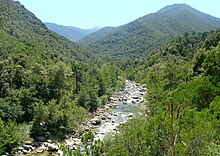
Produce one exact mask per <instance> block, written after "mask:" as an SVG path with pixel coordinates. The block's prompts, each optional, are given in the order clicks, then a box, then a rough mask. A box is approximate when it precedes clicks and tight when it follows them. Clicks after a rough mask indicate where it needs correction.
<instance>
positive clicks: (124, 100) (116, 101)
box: [94, 81, 146, 140]
mask: <svg viewBox="0 0 220 156" xmlns="http://www.w3.org/2000/svg"><path fill="white" fill-rule="evenodd" d="M145 92H146V88H145V86H142V85H139V84H137V83H135V82H132V81H126V87H125V89H124V90H123V91H121V92H119V93H117V95H115V96H113V98H112V99H113V100H112V101H111V106H113V107H111V108H110V109H107V110H104V111H103V110H101V111H100V112H101V113H99V115H98V116H96V117H95V118H99V119H102V120H101V124H100V125H98V126H96V127H95V128H94V132H95V136H96V139H101V140H102V139H103V138H104V136H105V135H106V134H107V133H115V132H116V131H117V126H118V125H120V124H122V123H125V122H127V121H128V120H129V119H131V118H133V117H138V116H142V115H144V111H145V109H146V108H145V107H144V95H145ZM107 108H108V105H107Z"/></svg>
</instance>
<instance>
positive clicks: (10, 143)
mask: <svg viewBox="0 0 220 156" xmlns="http://www.w3.org/2000/svg"><path fill="white" fill-rule="evenodd" d="M24 127H26V125H18V124H17V123H16V122H14V121H11V120H10V121H8V122H7V123H4V122H3V121H2V120H1V118H0V129H1V131H0V155H3V154H5V152H8V153H10V154H11V153H12V152H13V150H14V149H15V148H16V147H17V146H18V144H19V143H20V142H21V141H22V140H23V139H27V138H28V139H29V137H28V134H26V133H24V131H23V129H24ZM26 136H27V137H26ZM25 137H26V138H25Z"/></svg>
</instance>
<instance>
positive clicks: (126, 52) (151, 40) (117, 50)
mask: <svg viewBox="0 0 220 156" xmlns="http://www.w3.org/2000/svg"><path fill="white" fill-rule="evenodd" d="M168 7H169V8H168V9H167V8H164V9H166V10H167V11H163V9H161V10H160V11H158V12H156V13H152V14H149V15H146V16H143V17H141V18H139V19H137V20H135V21H132V22H130V23H128V24H125V25H122V26H119V27H116V28H109V27H107V28H103V29H101V30H99V31H97V32H95V33H92V34H91V35H88V36H86V37H84V38H82V39H81V40H80V41H79V43H80V44H82V45H84V46H87V47H88V48H89V49H91V51H93V52H94V53H96V54H97V53H98V54H100V55H101V56H102V55H104V56H105V57H106V56H110V58H113V59H114V60H117V59H118V62H119V64H121V63H122V60H124V59H125V58H127V59H126V60H128V61H129V60H130V59H133V61H134V60H135V59H136V58H143V59H145V57H146V56H148V55H149V54H151V53H152V52H154V51H155V50H156V49H157V48H160V47H161V46H162V45H164V44H166V43H167V42H168V41H169V40H170V39H171V38H173V37H177V36H179V35H183V34H184V33H186V32H203V31H208V30H212V29H216V28H218V27H219V26H220V21H219V19H217V18H214V17H213V18H210V16H207V15H206V14H203V13H201V12H198V11H197V10H195V9H193V8H191V7H189V6H187V5H181V4H179V5H178V4H174V5H171V6H168ZM211 23H212V24H211ZM184 37H185V38H184V41H183V42H184V44H179V45H178V48H173V47H169V48H168V49H169V51H170V52H172V53H178V52H180V54H181V55H183V56H186V55H189V54H190V53H191V51H192V50H193V46H194V43H195V42H197V41H199V40H197V38H191V36H190V35H188V33H186V34H185V36H184ZM188 38H190V40H191V41H193V42H190V43H189V42H188ZM216 39H217V37H216ZM213 42H214V41H213V40H209V41H207V43H206V45H207V46H209V45H210V44H212V43H213Z"/></svg>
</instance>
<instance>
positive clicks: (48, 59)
mask: <svg viewBox="0 0 220 156" xmlns="http://www.w3.org/2000/svg"><path fill="white" fill-rule="evenodd" d="M0 13H1V14H0V155H4V156H6V155H17V156H19V155H27V156H29V155H42V156H47V155H48V156H49V155H64V156H74V155H76V156H101V155H109V156H114V155H115V156H116V155H122V156H136V155H144V156H145V155H146V156H154V155H168V156H177V155H180V156H181V155H183V156H184V155H218V154H219V151H220V143H219V142H220V140H219V134H220V131H219V125H220V120H219V116H220V113H219V112H220V109H219V108H220V64H219V60H220V19H219V18H217V17H214V16H211V15H208V14H206V13H203V12H200V11H199V10H196V9H194V8H192V7H191V6H189V5H187V4H173V5H168V6H165V7H164V8H162V9H160V10H159V11H157V12H155V13H150V14H147V15H145V16H143V17H140V18H138V19H136V20H134V21H131V22H129V23H127V24H124V25H121V26H118V27H104V28H101V29H79V28H76V27H70V26H62V25H57V24H54V23H48V22H47V23H43V22H42V21H41V20H40V19H38V18H37V17H36V16H35V15H34V13H32V12H30V11H29V10H27V9H26V8H25V6H24V5H22V4H21V3H20V2H19V1H14V0H0ZM50 29H51V30H50ZM53 31H54V32H53Z"/></svg>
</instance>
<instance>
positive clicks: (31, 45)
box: [0, 0, 87, 63]
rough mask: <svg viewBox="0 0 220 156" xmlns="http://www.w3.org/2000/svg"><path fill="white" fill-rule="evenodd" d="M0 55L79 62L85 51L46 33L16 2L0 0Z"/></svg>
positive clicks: (36, 60) (64, 39)
mask: <svg viewBox="0 0 220 156" xmlns="http://www.w3.org/2000/svg"><path fill="white" fill-rule="evenodd" d="M0 4H1V5H0V6H1V7H0V11H1V14H0V19H1V22H0V23H1V24H0V28H1V29H0V38H1V40H0V50H1V51H0V55H1V56H5V57H8V56H11V55H15V54H22V55H23V54H25V55H27V56H28V57H30V59H31V60H33V61H34V62H38V61H39V62H41V63H42V62H45V61H47V63H48V62H56V61H58V60H63V61H65V60H66V61H67V60H70V59H71V58H72V59H73V60H78V61H80V60H83V61H84V59H85V58H86V57H87V56H86V52H85V50H84V49H83V48H82V47H80V46H79V45H77V44H76V43H73V42H71V41H69V40H68V39H66V38H64V37H62V36H60V35H58V34H57V33H54V32H52V31H50V30H49V29H48V28H47V27H46V25H45V24H44V23H42V22H41V21H40V20H39V19H37V18H36V16H35V15H34V14H33V13H31V12H30V11H28V10H26V9H25V7H24V6H23V5H21V4H20V3H19V2H18V1H11V0H1V1H0Z"/></svg>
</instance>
